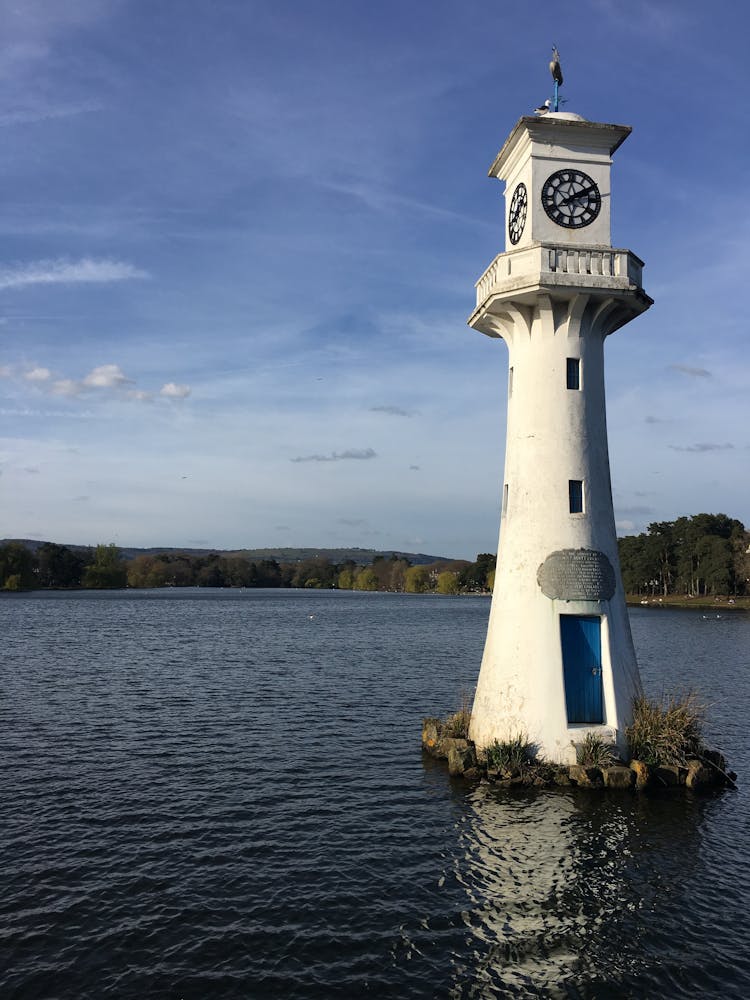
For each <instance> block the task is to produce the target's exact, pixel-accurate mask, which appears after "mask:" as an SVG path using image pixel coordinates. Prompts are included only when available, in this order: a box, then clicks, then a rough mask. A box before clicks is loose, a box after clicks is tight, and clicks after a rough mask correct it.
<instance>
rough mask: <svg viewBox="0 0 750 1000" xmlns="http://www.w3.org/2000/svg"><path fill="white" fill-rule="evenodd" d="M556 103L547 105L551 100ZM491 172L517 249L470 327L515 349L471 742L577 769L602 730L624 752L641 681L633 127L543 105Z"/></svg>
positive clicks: (484, 289)
mask: <svg viewBox="0 0 750 1000" xmlns="http://www.w3.org/2000/svg"><path fill="white" fill-rule="evenodd" d="M547 103H548V104H549V102H547ZM538 110H539V112H541V113H540V115H539V116H538V117H524V118H521V119H520V120H519V121H518V123H517V124H516V126H515V127H514V129H513V131H512V132H511V133H510V135H509V136H508V139H507V140H506V142H505V145H504V146H503V147H502V149H501V150H500V152H499V153H498V155H497V157H496V158H495V161H494V162H493V164H492V166H491V167H490V171H489V174H490V176H491V177H496V178H498V179H499V180H502V181H504V182H505V233H506V244H505V246H506V249H505V252H503V253H500V254H499V255H498V256H497V257H495V259H494V260H493V261H492V263H491V264H490V266H489V267H488V268H487V270H486V271H485V272H484V274H483V275H482V276H481V277H480V279H479V281H478V282H477V284H476V290H477V301H476V309H475V310H474V312H473V313H472V314H471V316H470V317H469V320H468V322H469V325H470V326H471V327H473V329H475V330H478V331H479V332H480V333H483V334H485V335H486V336H488V337H494V338H502V340H504V341H505V343H506V345H507V348H508V382H507V387H508V413H507V436H506V447H505V470H504V475H503V485H502V501H501V514H500V541H499V545H498V562H497V569H496V573H495V585H494V592H493V596H492V605H491V610H490V618H489V625H488V630H487V638H486V642H485V648H484V655H483V658H482V664H481V668H480V673H479V680H478V683H477V690H476V695H475V699H474V705H473V710H472V717H471V726H470V731H469V735H470V737H471V739H473V740H474V742H475V743H476V745H477V746H478V747H480V748H481V747H486V746H488V745H489V744H491V743H493V742H494V741H495V740H499V741H501V742H502V741H505V740H509V739H512V738H514V737H517V736H519V735H520V736H523V737H525V738H526V739H527V740H528V741H529V742H530V743H531V744H532V745H533V746H534V747H535V749H536V751H537V753H538V754H539V756H542V757H544V758H546V759H548V760H550V761H556V762H560V763H566V762H571V761H574V760H575V744H577V743H579V742H580V741H581V740H582V739H583V737H584V736H585V735H586V734H588V733H590V732H594V733H597V734H599V735H600V736H601V737H602V739H603V740H604V741H605V742H608V743H612V744H615V745H617V747H618V748H619V749H620V750H621V751H622V752H625V746H626V745H625V735H624V730H625V728H626V726H627V725H628V724H629V722H630V718H631V709H632V703H633V698H634V697H635V696H636V695H637V694H638V693H639V692H640V678H639V674H638V664H637V662H636V657H635V651H634V648H633V641H632V638H631V634H630V624H629V621H628V614H627V608H626V605H625V595H624V592H623V587H622V579H621V575H620V567H619V559H618V554H617V535H616V530H615V520H614V511H613V507H612V488H611V482H610V471H609V454H608V448H607V423H606V414H605V396H604V342H605V340H606V338H607V337H608V336H609V335H610V334H612V333H614V332H615V331H616V330H619V329H620V327H622V326H624V325H625V324H626V323H629V322H630V320H632V319H634V318H635V317H636V316H638V315H640V314H641V313H642V312H644V311H645V310H646V309H648V308H649V306H650V305H651V304H652V300H651V299H650V298H649V297H648V295H646V293H645V292H644V290H643V287H642V282H641V275H642V269H643V262H642V261H641V260H639V259H638V257H636V255H635V254H634V253H632V252H631V251H629V250H623V249H616V248H614V247H613V246H612V241H611V232H610V206H611V186H610V173H611V167H612V156H613V154H614V153H615V151H616V150H617V149H618V148H619V147H620V145H621V144H622V143H623V142H624V141H625V139H626V138H627V137H628V135H629V134H630V131H631V129H630V128H629V127H628V126H625V125H611V124H603V123H599V122H590V121H586V120H585V119H584V118H582V117H581V116H580V115H577V114H571V113H564V112H555V111H549V112H546V113H545V112H544V108H540V109H538Z"/></svg>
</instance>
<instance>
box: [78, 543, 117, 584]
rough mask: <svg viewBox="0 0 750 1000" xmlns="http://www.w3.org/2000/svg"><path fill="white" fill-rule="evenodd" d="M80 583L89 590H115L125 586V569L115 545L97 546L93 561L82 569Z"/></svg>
mask: <svg viewBox="0 0 750 1000" xmlns="http://www.w3.org/2000/svg"><path fill="white" fill-rule="evenodd" d="M82 582H83V586H84V587H87V588H89V589H91V590H115V589H118V588H120V587H125V586H127V582H128V571H127V567H126V565H125V563H124V562H123V561H122V560H121V558H120V550H119V549H118V547H117V546H116V545H114V544H110V545H97V547H96V549H95V550H94V561H93V563H91V564H90V565H88V566H86V568H85V569H84V571H83V581H82Z"/></svg>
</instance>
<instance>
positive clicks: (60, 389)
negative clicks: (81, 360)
mask: <svg viewBox="0 0 750 1000" xmlns="http://www.w3.org/2000/svg"><path fill="white" fill-rule="evenodd" d="M50 392H51V393H52V395H53V396H78V395H80V394H81V392H83V385H82V384H81V383H80V382H76V381H75V379H72V378H60V379H57V381H56V382H53V383H52V388H51V390H50Z"/></svg>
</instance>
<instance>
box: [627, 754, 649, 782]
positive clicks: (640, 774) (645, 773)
mask: <svg viewBox="0 0 750 1000" xmlns="http://www.w3.org/2000/svg"><path fill="white" fill-rule="evenodd" d="M630 770H631V771H632V772H633V773H634V774H635V787H636V788H646V786H647V785H648V783H649V781H650V780H651V768H650V767H649V766H648V764H647V763H646V762H645V761H643V760H631V762H630Z"/></svg>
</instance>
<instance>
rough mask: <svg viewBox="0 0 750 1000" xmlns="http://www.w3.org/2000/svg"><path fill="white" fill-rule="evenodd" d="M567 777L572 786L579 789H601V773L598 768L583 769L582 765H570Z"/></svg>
mask: <svg viewBox="0 0 750 1000" xmlns="http://www.w3.org/2000/svg"><path fill="white" fill-rule="evenodd" d="M568 776H569V777H570V780H571V781H572V782H573V784H574V785H578V786H579V787H580V788H601V786H602V772H601V771H600V770H599V768H598V767H584V765H583V764H571V765H570V767H569V768H568Z"/></svg>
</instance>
